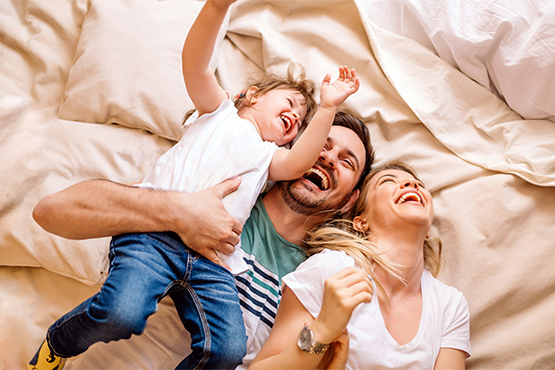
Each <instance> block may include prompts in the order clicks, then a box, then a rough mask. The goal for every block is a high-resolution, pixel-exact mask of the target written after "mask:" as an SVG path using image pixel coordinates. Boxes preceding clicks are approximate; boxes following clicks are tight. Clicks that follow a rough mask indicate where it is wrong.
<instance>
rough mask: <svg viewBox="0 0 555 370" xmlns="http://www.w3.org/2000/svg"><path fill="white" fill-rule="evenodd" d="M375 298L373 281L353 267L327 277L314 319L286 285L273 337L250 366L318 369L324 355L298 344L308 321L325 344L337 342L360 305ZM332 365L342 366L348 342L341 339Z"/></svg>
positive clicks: (271, 334)
mask: <svg viewBox="0 0 555 370" xmlns="http://www.w3.org/2000/svg"><path fill="white" fill-rule="evenodd" d="M371 299H372V283H371V281H370V279H369V278H368V276H367V275H366V274H365V273H364V272H363V271H362V270H360V269H356V268H353V267H349V268H346V269H343V270H341V271H339V272H338V273H336V274H335V275H332V276H331V277H329V278H328V279H327V280H326V283H325V288H324V297H323V300H322V310H321V311H320V313H319V315H318V317H317V318H316V319H314V318H313V317H312V315H311V314H310V313H309V312H308V311H307V309H306V308H305V307H304V306H303V304H302V303H301V302H300V301H299V299H298V298H297V296H296V295H295V294H294V293H293V292H292V291H291V289H289V288H287V286H286V287H285V288H284V291H283V296H282V299H281V302H280V304H279V307H278V312H277V315H276V321H275V323H274V327H273V329H272V331H271V333H270V336H269V338H268V340H267V341H266V343H265V344H264V346H263V347H262V349H261V350H260V352H259V353H258V355H257V356H256V358H255V359H254V361H253V363H252V364H251V366H250V367H249V369H316V368H317V367H318V365H319V364H320V362H321V361H322V360H323V358H324V355H317V354H310V353H308V352H305V351H302V350H301V349H300V348H299V347H298V345H297V338H298V336H299V333H300V331H301V329H302V328H303V327H304V325H305V323H308V324H309V327H310V329H311V330H312V331H313V332H314V335H315V336H316V338H317V340H318V341H319V342H320V343H322V344H328V343H331V342H335V341H336V340H337V339H338V338H340V337H341V336H342V335H343V333H344V332H345V328H346V327H347V323H348V322H349V319H350V318H351V314H352V312H353V310H354V309H355V307H356V306H358V305H359V304H360V303H362V302H370V300H371ZM335 350H336V353H335V356H334V358H333V360H332V362H331V364H330V366H329V368H337V369H339V368H342V367H344V365H345V362H346V360H347V356H346V354H347V351H348V341H347V339H346V338H345V337H343V338H341V340H340V341H339V343H338V345H337V346H336V348H335Z"/></svg>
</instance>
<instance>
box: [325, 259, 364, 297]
mask: <svg viewBox="0 0 555 370" xmlns="http://www.w3.org/2000/svg"><path fill="white" fill-rule="evenodd" d="M326 285H328V286H329V289H330V291H331V292H333V293H332V294H334V296H336V297H337V299H340V300H341V301H342V302H344V305H345V306H347V307H355V306H357V305H358V304H360V303H362V302H366V303H368V302H370V301H371V300H372V294H373V290H374V288H373V284H372V280H371V279H370V278H369V277H368V275H367V274H366V273H365V272H363V271H362V270H360V269H357V268H354V267H349V268H346V269H343V270H341V271H339V272H338V273H336V274H335V275H332V276H331V277H330V278H328V279H327V281H326Z"/></svg>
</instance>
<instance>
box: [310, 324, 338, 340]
mask: <svg viewBox="0 0 555 370" xmlns="http://www.w3.org/2000/svg"><path fill="white" fill-rule="evenodd" d="M308 326H309V327H310V329H311V330H312V332H313V333H314V336H315V337H316V340H317V341H318V342H319V343H322V344H330V343H331V342H333V341H334V340H335V338H337V335H334V334H333V333H330V331H329V328H328V326H327V325H326V324H324V323H322V322H321V321H319V320H318V318H316V320H314V321H313V322H312V323H311V324H310V325H308Z"/></svg>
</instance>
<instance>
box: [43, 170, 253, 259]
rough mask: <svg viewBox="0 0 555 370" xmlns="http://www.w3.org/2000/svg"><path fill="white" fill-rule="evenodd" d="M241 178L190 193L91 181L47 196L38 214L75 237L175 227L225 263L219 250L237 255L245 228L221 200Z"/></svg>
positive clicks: (58, 231) (191, 243) (56, 230)
mask: <svg viewBox="0 0 555 370" xmlns="http://www.w3.org/2000/svg"><path fill="white" fill-rule="evenodd" d="M240 182H241V181H240V179H238V178H236V179H230V180H227V181H224V182H223V183H221V184H219V185H216V186H214V187H212V188H209V189H206V190H203V191H201V192H198V193H191V194H188V193H183V192H174V191H167V192H166V191H155V190H149V189H141V188H136V187H132V186H128V185H123V184H118V183H115V182H111V181H105V180H88V181H83V182H80V183H78V184H75V185H73V186H70V187H69V188H67V189H65V190H62V191H60V192H58V193H54V194H51V195H49V196H47V197H45V198H44V199H42V200H41V201H40V202H39V203H38V204H37V206H36V207H35V209H34V211H33V218H34V219H35V221H36V222H37V223H38V224H39V225H40V226H42V227H43V228H44V229H45V230H46V231H49V232H51V233H53V234H56V235H59V236H62V237H65V238H70V239H86V238H98V237H104V236H112V235H118V234H124V233H131V232H158V231H174V232H176V233H178V234H179V235H180V236H181V238H182V239H183V241H184V242H185V243H186V244H187V245H188V246H189V247H190V248H192V249H194V250H196V251H197V252H198V253H200V254H202V255H204V256H205V257H207V258H208V259H210V260H212V261H214V262H216V263H219V262H218V261H219V258H217V256H216V253H215V252H214V250H213V249H218V250H220V251H222V252H223V253H226V254H230V253H232V252H233V250H234V248H233V246H234V245H236V244H237V243H238V242H239V234H240V233H241V231H242V225H241V224H240V223H239V222H238V221H237V220H236V219H235V218H233V217H232V216H231V215H230V214H229V213H228V212H227V211H226V210H225V208H224V206H223V203H222V201H221V200H222V198H223V197H224V196H226V195H227V194H229V193H231V192H233V191H235V190H237V188H238V187H239V184H240ZM220 264H221V263H220Z"/></svg>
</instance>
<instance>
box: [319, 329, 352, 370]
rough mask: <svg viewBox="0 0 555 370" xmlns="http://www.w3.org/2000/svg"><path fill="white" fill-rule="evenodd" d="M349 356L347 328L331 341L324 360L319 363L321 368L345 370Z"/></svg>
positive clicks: (323, 369)
mask: <svg viewBox="0 0 555 370" xmlns="http://www.w3.org/2000/svg"><path fill="white" fill-rule="evenodd" d="M348 358H349V334H348V333H347V330H345V331H344V332H343V334H341V335H340V336H339V338H337V339H336V340H335V341H334V342H332V343H331V345H330V348H329V349H328V350H327V352H326V354H325V355H324V358H323V359H322V362H320V364H319V365H318V369H320V370H345V368H346V367H347V359H348Z"/></svg>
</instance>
